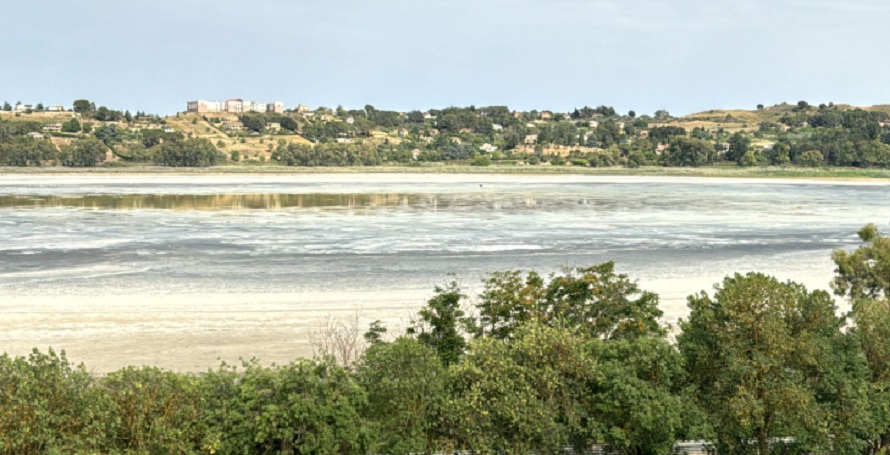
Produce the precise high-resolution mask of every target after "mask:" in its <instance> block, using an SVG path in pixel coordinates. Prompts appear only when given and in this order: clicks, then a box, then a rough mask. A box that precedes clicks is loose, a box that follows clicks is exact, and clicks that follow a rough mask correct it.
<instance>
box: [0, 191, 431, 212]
mask: <svg viewBox="0 0 890 455" xmlns="http://www.w3.org/2000/svg"><path fill="white" fill-rule="evenodd" d="M438 204H440V202H439V201H437V197H436V196H435V195H422V194H124V195H120V194H118V195H111V194H97V195H83V196H71V197H62V196H9V195H6V196H0V208H9V207H16V208H26V207H34V208H43V207H71V208H87V209H115V210H127V209H159V210H281V209H287V208H362V207H367V208H373V207H393V206H414V205H422V206H428V205H430V206H435V205H438Z"/></svg>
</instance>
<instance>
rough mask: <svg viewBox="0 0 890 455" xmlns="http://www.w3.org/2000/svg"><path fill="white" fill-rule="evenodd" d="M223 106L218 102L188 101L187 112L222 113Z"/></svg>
mask: <svg viewBox="0 0 890 455" xmlns="http://www.w3.org/2000/svg"><path fill="white" fill-rule="evenodd" d="M222 111H223V105H222V103H220V102H219V101H204V100H198V101H189V102H188V112H199V113H204V112H222Z"/></svg>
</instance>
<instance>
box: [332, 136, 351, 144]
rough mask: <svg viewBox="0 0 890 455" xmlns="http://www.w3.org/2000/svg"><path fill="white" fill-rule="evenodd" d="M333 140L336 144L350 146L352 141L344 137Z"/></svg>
mask: <svg viewBox="0 0 890 455" xmlns="http://www.w3.org/2000/svg"><path fill="white" fill-rule="evenodd" d="M335 140H336V141H337V143H338V144H352V139H348V138H345V137H338V138H337V139H335Z"/></svg>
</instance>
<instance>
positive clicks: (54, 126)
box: [43, 123, 62, 133]
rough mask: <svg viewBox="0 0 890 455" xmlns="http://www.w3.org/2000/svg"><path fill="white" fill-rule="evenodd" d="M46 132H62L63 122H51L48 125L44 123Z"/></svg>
mask: <svg viewBox="0 0 890 455" xmlns="http://www.w3.org/2000/svg"><path fill="white" fill-rule="evenodd" d="M43 132H44V133H61V132H62V124H61V123H49V124H47V125H43Z"/></svg>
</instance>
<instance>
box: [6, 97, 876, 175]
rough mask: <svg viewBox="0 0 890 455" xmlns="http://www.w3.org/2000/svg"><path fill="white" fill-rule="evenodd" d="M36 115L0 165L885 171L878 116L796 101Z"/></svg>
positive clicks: (9, 122)
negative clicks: (682, 110) (701, 107)
mask: <svg viewBox="0 0 890 455" xmlns="http://www.w3.org/2000/svg"><path fill="white" fill-rule="evenodd" d="M10 114H11V113H10ZM43 114H48V113H45V112H36V113H31V112H26V113H15V114H14V116H8V115H4V117H6V118H0V166H10V167H39V166H63V167H75V168H91V167H96V166H102V167H114V166H129V165H146V164H153V165H158V166H168V167H189V168H191V167H209V166H218V165H229V166H244V167H251V166H260V167H261V166H268V165H272V164H274V165H277V166H285V167H376V166H422V165H425V164H432V163H448V164H457V165H463V166H477V167H489V166H497V165H507V166H513V165H517V166H528V167H532V168H538V167H541V166H555V167H572V168H577V169H585V168H622V167H623V168H631V169H634V168H639V167H643V166H650V167H651V166H660V167H665V168H684V167H692V168H698V167H706V168H710V167H715V166H716V167H722V166H734V167H742V168H763V167H767V166H772V167H779V168H819V167H845V168H859V169H887V168H890V113H888V111H887V109H885V108H884V107H876V108H869V109H860V108H852V107H850V106H840V105H837V106H836V105H834V104H828V105H824V104H823V105H819V106H811V105H809V104H808V103H806V102H804V101H801V102H799V103H797V104H796V105H789V104H784V103H783V104H780V105H776V106H772V107H763V106H758V109H757V110H756V111H709V112H705V113H699V114H693V115H690V116H686V117H673V116H671V115H670V113H668V112H667V111H658V112H656V113H655V114H654V115H653V116H649V115H640V116H637V114H636V113H635V112H634V111H630V112H628V113H627V114H619V113H617V112H616V111H615V109H613V108H611V107H608V106H600V107H597V108H590V107H583V108H580V109H575V110H574V111H573V112H570V113H565V114H563V113H554V112H550V111H540V112H539V111H528V112H517V111H511V110H510V109H509V108H507V107H506V106H489V107H479V108H476V107H474V106H470V107H466V108H460V107H449V108H445V109H431V110H429V111H427V112H424V113H422V112H419V111H412V112H407V113H402V112H394V111H383V110H378V109H375V108H374V107H373V106H365V108H364V109H357V110H347V109H343V108H342V107H338V108H336V109H329V108H324V107H321V108H318V109H316V110H315V111H308V110H299V109H298V110H294V111H286V112H284V113H266V114H260V113H244V114H241V115H237V116H236V115H234V114H206V115H200V114H181V115H180V114H177V115H176V116H175V117H172V116H171V117H165V118H161V117H158V116H151V115H147V114H144V113H137V114H136V115H135V116H134V115H131V114H130V113H129V112H128V111H127V112H122V111H116V110H112V109H108V108H106V107H104V106H102V107H99V108H96V107H95V105H94V104H92V103H90V102H89V101H88V100H78V101H76V102H75V103H74V108H73V109H72V110H71V111H69V112H62V113H52V115H51V116H49V117H39V115H43ZM34 116H37V117H34ZM41 119H44V120H41ZM45 119H50V120H45ZM63 120H64V122H63ZM49 122H55V123H49ZM233 125H235V126H233Z"/></svg>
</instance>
